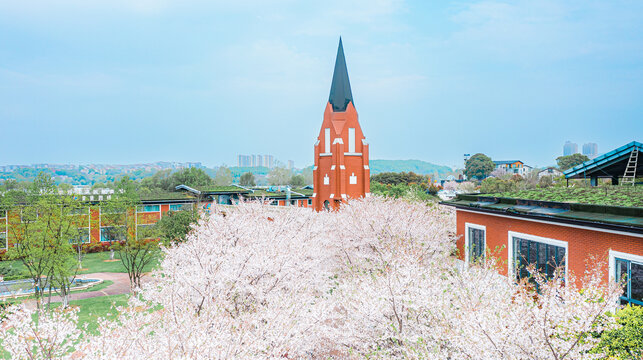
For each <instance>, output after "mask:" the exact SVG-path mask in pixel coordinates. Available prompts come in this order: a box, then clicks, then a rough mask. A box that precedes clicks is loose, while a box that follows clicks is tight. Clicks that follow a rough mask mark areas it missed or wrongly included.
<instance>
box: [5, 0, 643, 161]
mask: <svg viewBox="0 0 643 360" xmlns="http://www.w3.org/2000/svg"><path fill="white" fill-rule="evenodd" d="M340 36H341V37H342V40H343V44H344V51H345V54H346V62H347V66H348V72H349V77H350V81H351V87H352V92H353V98H354V101H355V107H356V108H357V111H358V113H359V119H360V124H361V126H362V129H363V131H364V134H365V136H366V139H367V141H368V142H369V144H370V152H371V153H370V157H371V159H420V160H425V161H429V162H432V163H435V164H442V165H448V166H451V167H462V158H463V154H464V153H470V154H475V153H478V152H482V153H485V154H487V155H489V156H490V157H491V158H492V159H494V160H509V159H519V160H522V161H524V162H525V163H527V164H528V165H532V166H547V165H553V164H555V158H556V157H557V156H560V155H562V149H563V144H564V142H565V141H566V140H571V141H573V142H576V143H578V144H579V148H580V147H582V144H583V143H586V142H595V143H597V144H598V150H599V153H601V152H606V151H609V150H612V149H614V148H616V147H618V146H621V145H624V144H626V143H628V142H631V141H634V140H636V141H643V139H642V135H643V101H642V99H643V1H640V0H633V1H622V0H611V1H591V0H578V1H576V0H574V1H568V0H555V1H546V0H542V1H541V0H513V1H490V0H480V1H466V0H462V1H403V0H355V1H348V0H325V1H295V0H275V1H268V0H236V1H231V0H226V1H219V0H208V1H206V0H180V1H171V0H59V1H44V0H23V1H15V0H0V165H8V164H33V163H65V164H88V163H104V164H132V163H147V162H155V161H182V162H185V161H199V162H202V163H203V164H204V165H206V166H218V165H221V164H227V165H229V166H234V165H236V156H237V154H273V155H274V156H275V157H276V158H278V159H280V160H281V161H283V162H286V161H287V160H294V161H295V166H296V167H304V166H308V165H311V164H312V163H313V146H314V143H315V141H316V138H317V136H318V134H319V130H320V126H321V122H322V118H323V112H324V108H325V105H326V102H327V101H328V94H329V90H330V83H331V79H332V71H333V67H334V62H335V55H336V52H337V44H338V41H339V37H340Z"/></svg>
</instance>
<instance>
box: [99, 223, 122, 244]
mask: <svg viewBox="0 0 643 360" xmlns="http://www.w3.org/2000/svg"><path fill="white" fill-rule="evenodd" d="M125 235H126V234H125V227H124V226H106V227H102V228H101V229H100V241H105V242H112V241H124V240H125Z"/></svg>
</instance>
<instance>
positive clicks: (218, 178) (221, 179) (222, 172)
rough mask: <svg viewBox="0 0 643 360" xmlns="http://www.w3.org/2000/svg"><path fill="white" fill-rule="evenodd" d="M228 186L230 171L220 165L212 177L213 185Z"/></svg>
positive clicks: (230, 182) (230, 176) (230, 180)
mask: <svg viewBox="0 0 643 360" xmlns="http://www.w3.org/2000/svg"><path fill="white" fill-rule="evenodd" d="M230 184H232V171H230V169H228V167H227V166H225V165H222V166H220V167H219V168H218V169H217V173H216V174H215V176H214V185H215V186H228V185H230Z"/></svg>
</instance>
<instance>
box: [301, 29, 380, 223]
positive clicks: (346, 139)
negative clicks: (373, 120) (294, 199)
mask: <svg viewBox="0 0 643 360" xmlns="http://www.w3.org/2000/svg"><path fill="white" fill-rule="evenodd" d="M313 185H314V188H315V194H313V206H314V208H315V210H317V211H320V210H322V209H331V208H332V209H336V208H337V207H338V206H339V204H340V203H341V202H342V201H343V200H346V199H351V198H352V199H354V198H360V197H366V196H368V195H370V170H369V168H368V144H367V143H366V139H365V138H364V134H363V133H362V128H361V127H360V126H359V121H358V120H357V111H356V110H355V105H354V104H353V94H352V93H351V84H350V82H349V81H348V70H347V69H346V59H345V58H344V48H343V46H342V39H341V38H340V39H339V48H338V49H337V59H336V60H335V72H334V73H333V82H332V84H331V86H330V96H329V98H328V103H327V104H326V110H325V111H324V121H323V122H322V126H321V130H320V131H319V137H317V142H316V143H315V165H314V167H313Z"/></svg>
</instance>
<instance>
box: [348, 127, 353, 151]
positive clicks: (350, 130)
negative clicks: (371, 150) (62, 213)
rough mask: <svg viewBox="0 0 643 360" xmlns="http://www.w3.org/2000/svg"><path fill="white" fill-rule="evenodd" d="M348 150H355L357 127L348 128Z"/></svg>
mask: <svg viewBox="0 0 643 360" xmlns="http://www.w3.org/2000/svg"><path fill="white" fill-rule="evenodd" d="M348 152H349V153H354V152H355V128H348Z"/></svg>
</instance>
